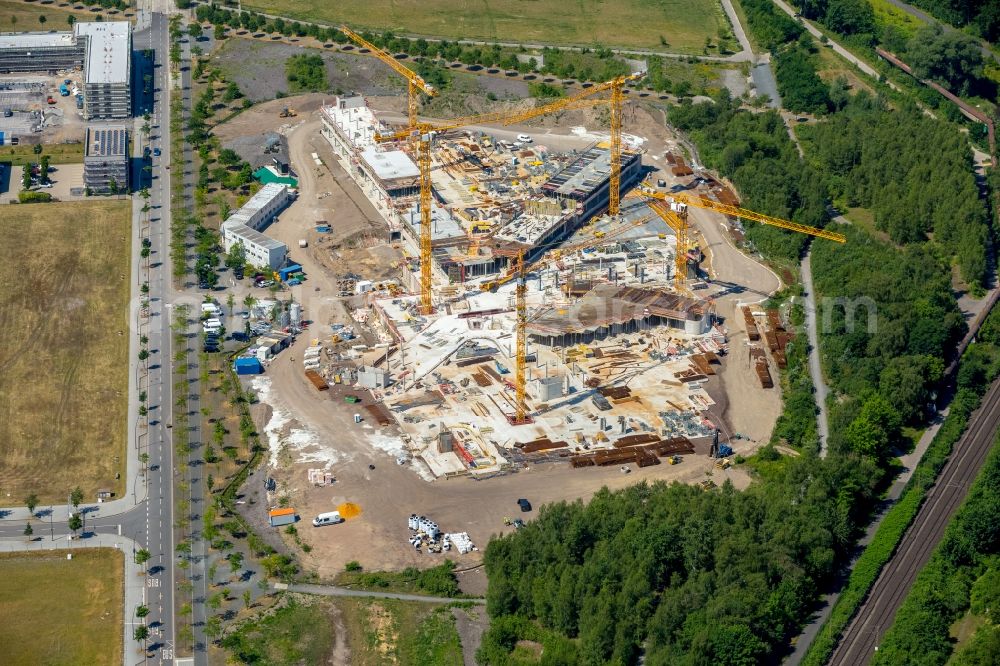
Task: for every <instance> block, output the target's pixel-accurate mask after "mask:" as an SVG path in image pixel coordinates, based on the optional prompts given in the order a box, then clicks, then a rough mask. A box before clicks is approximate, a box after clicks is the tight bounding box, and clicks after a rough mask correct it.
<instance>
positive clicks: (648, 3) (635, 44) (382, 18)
mask: <svg viewBox="0 0 1000 666" xmlns="http://www.w3.org/2000/svg"><path fill="white" fill-rule="evenodd" d="M242 8H243V9H244V10H257V11H261V12H265V13H268V14H277V15H281V16H288V17H292V18H296V19H300V20H306V21H317V22H320V23H325V24H329V25H337V24H339V23H345V22H346V23H348V24H350V25H352V26H354V27H358V28H370V29H372V30H392V31H394V32H396V33H397V34H407V35H424V36H431V37H444V38H447V39H476V40H479V39H481V40H487V41H499V42H518V43H546V44H579V45H585V46H590V45H601V46H608V47H626V48H647V49H659V50H667V49H668V48H669V50H672V51H680V52H690V53H701V50H702V48H703V47H704V45H705V39H706V38H711V40H712V42H713V43H716V42H718V39H719V30H720V28H721V29H723V30H724V31H725V32H727V33H728V32H730V26H729V22H728V20H727V19H726V17H725V14H724V12H723V11H722V6H721V4H720V3H719V0H614V1H608V0H577V2H574V3H571V4H569V5H567V3H565V2H561V1H560V0H533V1H529V0H513V1H510V2H503V3H501V2H488V1H487V0H471V1H470V0H425V1H424V2H416V1H415V0H404V1H403V2H400V1H399V0H368V2H363V3H356V2H348V3H341V2H314V1H313V0H248V1H247V2H244V3H243V4H242ZM661 37H662V38H663V40H665V41H666V42H667V44H669V47H666V46H664V45H663V42H661Z"/></svg>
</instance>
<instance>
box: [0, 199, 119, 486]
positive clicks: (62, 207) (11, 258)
mask: <svg viewBox="0 0 1000 666" xmlns="http://www.w3.org/2000/svg"><path fill="white" fill-rule="evenodd" d="M130 215H131V207H130V204H129V203H128V202H126V201H87V202H79V203H65V204H60V203H50V204H32V205H24V204H20V205H6V206H0V229H2V230H3V232H4V240H5V243H3V244H2V245H0V321H2V322H4V329H5V331H6V335H7V342H6V343H5V344H4V346H3V347H2V348H0V442H3V446H0V490H2V491H3V492H4V493H5V494H7V493H9V494H10V496H11V499H12V500H13V503H18V502H21V501H23V499H24V498H25V497H26V496H27V495H28V494H29V493H32V492H33V493H37V494H38V496H39V497H40V498H41V499H42V503H47V502H49V501H50V500H55V501H65V499H66V496H67V494H68V493H69V491H70V490H71V489H72V488H74V487H75V486H77V485H79V486H80V487H81V488H82V489H83V491H84V496H85V498H86V501H88V502H92V501H94V500H95V492H96V491H97V489H98V488H110V489H113V490H115V492H116V493H121V492H122V488H123V487H124V477H125V461H124V450H125V434H126V422H125V418H126V409H127V392H128V375H127V369H126V368H127V361H128V335H127V332H128V321H127V305H128V299H129V286H130V284H129V280H128V277H127V276H128V274H129V248H130V245H129V236H130ZM116 473H121V477H122V478H121V479H120V480H118V481H116V480H115V474H116ZM10 501H11V500H8V502H10Z"/></svg>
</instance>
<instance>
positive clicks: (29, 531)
mask: <svg viewBox="0 0 1000 666" xmlns="http://www.w3.org/2000/svg"><path fill="white" fill-rule="evenodd" d="M34 533H35V530H34V528H33V527H32V526H31V523H30V522H28V523H25V524H24V536H26V537H28V540H29V541H30V540H31V535H32V534H34Z"/></svg>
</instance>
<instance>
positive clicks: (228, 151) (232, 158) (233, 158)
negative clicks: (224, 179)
mask: <svg viewBox="0 0 1000 666" xmlns="http://www.w3.org/2000/svg"><path fill="white" fill-rule="evenodd" d="M242 161H243V159H242V158H241V157H240V155H239V153H237V152H236V151H235V150H233V149H232V148H223V149H222V150H220V151H219V163H220V164H224V165H226V166H235V165H237V164H239V163H240V162H242Z"/></svg>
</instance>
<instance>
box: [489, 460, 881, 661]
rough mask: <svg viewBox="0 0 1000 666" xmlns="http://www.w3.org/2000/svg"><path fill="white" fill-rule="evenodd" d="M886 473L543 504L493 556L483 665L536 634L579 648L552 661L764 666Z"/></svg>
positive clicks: (792, 465) (805, 471) (795, 469)
mask: <svg viewBox="0 0 1000 666" xmlns="http://www.w3.org/2000/svg"><path fill="white" fill-rule="evenodd" d="M770 453H772V454H774V455H777V454H776V453H775V452H774V451H773V450H771V451H770ZM876 477H877V475H876V474H874V473H873V472H872V470H871V468H870V463H867V462H866V461H864V460H863V459H855V458H852V457H849V456H835V457H832V458H829V459H827V460H819V459H818V458H815V457H813V456H805V457H803V458H800V459H796V460H794V461H792V460H789V461H788V464H787V467H786V468H785V469H784V471H783V472H782V473H780V474H778V475H776V476H775V477H774V478H772V479H768V480H765V481H762V482H760V483H755V484H754V485H752V486H750V488H748V489H747V490H746V491H743V492H739V491H736V490H735V489H734V488H733V487H732V486H731V485H729V484H728V483H727V484H725V485H724V486H723V487H722V488H721V489H718V490H714V491H709V492H706V491H703V490H701V489H699V488H696V487H692V486H687V485H682V484H679V483H674V484H670V485H667V484H663V483H655V484H651V485H648V484H640V485H637V486H634V487H631V488H628V489H625V490H621V491H616V492H611V491H608V490H607V489H603V490H601V491H599V492H598V493H597V494H596V495H595V496H594V498H593V499H592V500H591V501H590V502H589V503H588V504H586V505H584V504H583V503H582V502H575V503H566V502H562V503H558V504H554V505H548V506H545V507H543V508H542V510H541V513H540V516H539V517H538V519H537V520H535V521H532V522H531V523H529V524H528V525H527V527H525V528H524V529H522V530H519V531H518V532H516V533H514V534H510V535H507V536H504V537H500V538H499V539H494V540H493V541H491V542H490V544H489V546H488V547H487V550H486V557H485V563H486V569H487V572H488V574H489V578H490V587H489V592H488V596H487V601H488V611H489V613H490V615H491V617H492V618H493V620H492V624H491V628H490V630H489V632H488V633H487V636H486V637H484V641H483V646H484V647H483V649H482V650H481V651H480V655H479V657H480V659H481V661H482V662H483V663H486V664H506V663H514V662H513V661H512V660H511V658H510V650H511V649H512V648H513V647H514V644H515V643H516V641H517V640H518V639H519V638H524V637H525V636H524V635H523V634H524V632H527V631H528V630H529V627H530V626H531V624H537V625H538V626H540V627H542V628H544V629H545V630H547V631H548V632H552V633H554V634H555V636H557V637H560V636H561V637H566V638H572V639H576V645H575V649H569V648H567V647H566V645H565V644H563V643H561V641H559V640H555V641H551V642H552V644H553V645H557V646H559V653H561V654H562V655H563V658H562V660H554V659H553V658H552V656H551V655H550V660H549V661H548V663H553V664H555V663H565V664H631V663H635V661H636V660H637V658H638V656H639V654H640V650H641V649H644V651H645V663H647V664H650V665H651V666H656V665H661V664H664V665H665V664H721V665H735V664H741V665H744V664H745V665H747V666H749V665H751V664H759V663H764V662H766V661H767V660H769V659H771V658H774V657H775V655H777V654H778V653H779V652H780V651H781V649H782V647H783V646H784V645H785V644H786V643H787V641H788V639H789V637H790V636H791V635H792V634H794V632H796V631H797V629H798V626H799V624H800V623H801V621H802V619H803V618H804V617H805V615H806V614H807V613H808V612H809V609H810V607H811V605H812V604H813V603H814V602H815V600H816V591H817V590H818V589H820V588H821V587H822V585H823V583H824V582H825V581H826V580H827V579H828V578H829V577H830V576H831V575H832V574H833V571H834V567H835V564H836V562H838V560H840V559H841V558H843V557H844V556H845V555H846V553H847V551H848V549H849V548H850V543H851V539H852V536H853V534H854V533H855V530H856V528H857V526H858V523H857V520H858V518H859V517H860V515H862V514H859V512H858V510H857V507H859V506H861V507H863V506H866V505H868V504H869V503H870V502H871V500H872V498H873V493H874V491H875V485H874V483H873V479H875V478H876ZM529 623H531V624H529ZM518 627H520V629H521V631H520V632H519V631H516V629H517V628H518ZM543 641H544V639H543Z"/></svg>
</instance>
